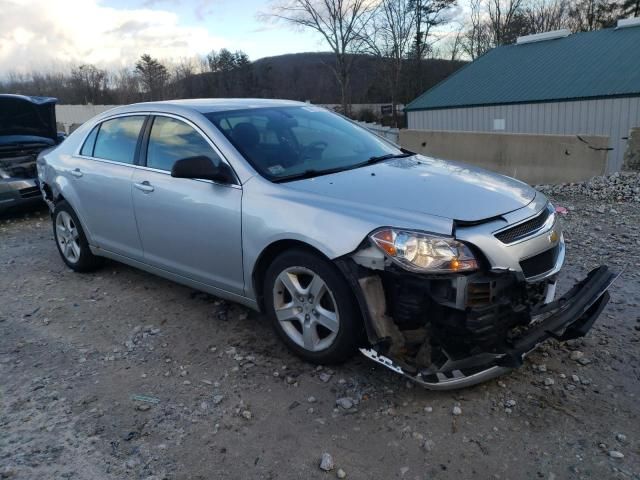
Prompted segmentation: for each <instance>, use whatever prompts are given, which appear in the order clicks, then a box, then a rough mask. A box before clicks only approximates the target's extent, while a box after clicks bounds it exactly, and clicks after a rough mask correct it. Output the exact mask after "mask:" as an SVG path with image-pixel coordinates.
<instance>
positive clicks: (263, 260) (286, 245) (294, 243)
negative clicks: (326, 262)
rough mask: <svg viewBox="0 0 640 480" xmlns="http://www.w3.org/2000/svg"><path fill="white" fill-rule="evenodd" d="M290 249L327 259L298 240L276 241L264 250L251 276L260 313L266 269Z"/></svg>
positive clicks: (262, 303) (262, 309)
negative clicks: (304, 251)
mask: <svg viewBox="0 0 640 480" xmlns="http://www.w3.org/2000/svg"><path fill="white" fill-rule="evenodd" d="M292 249H297V250H306V251H307V252H311V253H314V254H315V255H318V256H320V257H322V258H324V259H327V256H326V255H325V254H324V253H322V252H321V251H320V250H318V249H317V248H314V247H312V246H311V245H309V244H308V243H304V242H301V241H299V240H278V241H277V242H274V243H272V244H271V245H269V246H268V247H267V248H265V249H264V250H263V251H262V253H261V254H260V256H259V257H258V260H257V262H256V266H255V267H254V269H253V275H252V281H253V291H254V292H255V296H256V300H257V302H258V307H259V308H260V311H261V312H264V276H265V274H266V273H267V269H268V268H269V265H271V262H273V260H274V259H275V258H276V257H277V256H278V255H280V254H281V253H282V252H285V251H287V250H292Z"/></svg>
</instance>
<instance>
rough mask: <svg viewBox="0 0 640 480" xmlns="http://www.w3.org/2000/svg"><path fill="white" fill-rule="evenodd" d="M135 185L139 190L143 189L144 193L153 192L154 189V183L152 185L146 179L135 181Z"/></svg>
mask: <svg viewBox="0 0 640 480" xmlns="http://www.w3.org/2000/svg"><path fill="white" fill-rule="evenodd" d="M133 186H134V187H136V188H137V189H138V190H141V191H143V192H144V193H151V192H153V190H154V189H153V185H151V184H150V183H149V182H147V181H146V180H145V181H144V182H142V183H134V184H133Z"/></svg>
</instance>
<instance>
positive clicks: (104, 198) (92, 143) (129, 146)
mask: <svg viewBox="0 0 640 480" xmlns="http://www.w3.org/2000/svg"><path fill="white" fill-rule="evenodd" d="M146 118H147V117H146V116H145V115H127V116H121V117H116V118H113V119H110V120H105V121H104V122H102V123H101V124H99V125H98V126H96V127H95V128H94V129H93V130H92V131H91V133H90V134H89V135H88V136H87V139H86V140H85V143H84V144H83V146H82V148H81V149H80V152H79V154H78V155H77V156H76V158H74V162H73V166H72V167H71V169H70V170H69V172H68V177H69V181H70V182H72V183H73V186H74V189H75V190H76V192H77V194H78V199H79V202H78V203H79V204H78V205H74V208H75V209H76V211H77V212H78V214H79V215H80V218H81V220H82V222H83V225H84V226H85V228H86V229H87V230H88V231H89V236H90V238H91V242H92V243H93V244H94V245H95V246H97V247H100V248H103V249H105V250H109V251H110V252H113V253H117V254H120V255H124V256H127V257H130V258H133V259H136V260H142V257H143V255H142V244H141V242H140V237H139V235H138V229H137V226H136V221H135V216H134V211H133V200H132V196H131V188H132V187H131V179H132V176H133V172H134V171H135V166H134V163H135V158H136V153H137V151H138V150H139V148H140V142H141V132H142V127H143V125H144V122H145V120H146Z"/></svg>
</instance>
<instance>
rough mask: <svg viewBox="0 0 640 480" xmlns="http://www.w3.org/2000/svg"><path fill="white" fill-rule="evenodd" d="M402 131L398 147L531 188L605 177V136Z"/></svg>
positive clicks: (606, 140) (607, 140)
mask: <svg viewBox="0 0 640 480" xmlns="http://www.w3.org/2000/svg"><path fill="white" fill-rule="evenodd" d="M581 138H582V140H580V139H579V138H578V137H577V136H575V135H526V134H512V133H474V132H450V131H449V132H447V131H421V130H400V145H402V146H403V147H405V148H407V149H409V150H411V151H414V152H418V153H422V154H423V155H427V156H432V157H438V158H443V159H446V160H457V161H461V162H466V163H470V164H473V165H477V166H480V167H483V168H486V169H488V170H493V171H495V172H499V173H503V174H505V175H509V176H510V177H515V178H518V179H520V180H523V181H525V182H527V183H529V184H533V185H535V184H542V183H564V182H579V181H583V180H587V179H589V178H591V177H593V176H595V175H602V174H604V173H605V170H606V165H607V151H606V148H607V145H608V143H609V138H608V137H603V136H583V137H581Z"/></svg>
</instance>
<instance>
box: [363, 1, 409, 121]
mask: <svg viewBox="0 0 640 480" xmlns="http://www.w3.org/2000/svg"><path fill="white" fill-rule="evenodd" d="M415 20H416V10H415V8H414V6H413V1H412V0H382V1H381V2H380V4H379V8H378V11H377V13H376V15H375V16H374V18H373V21H372V22H371V24H370V26H369V28H368V29H367V30H366V31H365V33H363V42H364V44H365V45H366V51H367V53H372V54H373V55H375V56H377V57H378V58H379V59H380V62H381V64H382V66H383V70H384V73H385V75H384V78H385V79H386V80H387V83H388V86H389V93H390V94H391V105H392V115H393V123H394V126H398V112H397V108H396V105H397V104H398V95H399V89H400V84H401V80H402V71H403V68H402V67H403V64H404V62H405V60H406V59H407V58H408V56H409V51H410V49H411V42H412V41H413V36H414V32H415V26H416V25H415Z"/></svg>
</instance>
